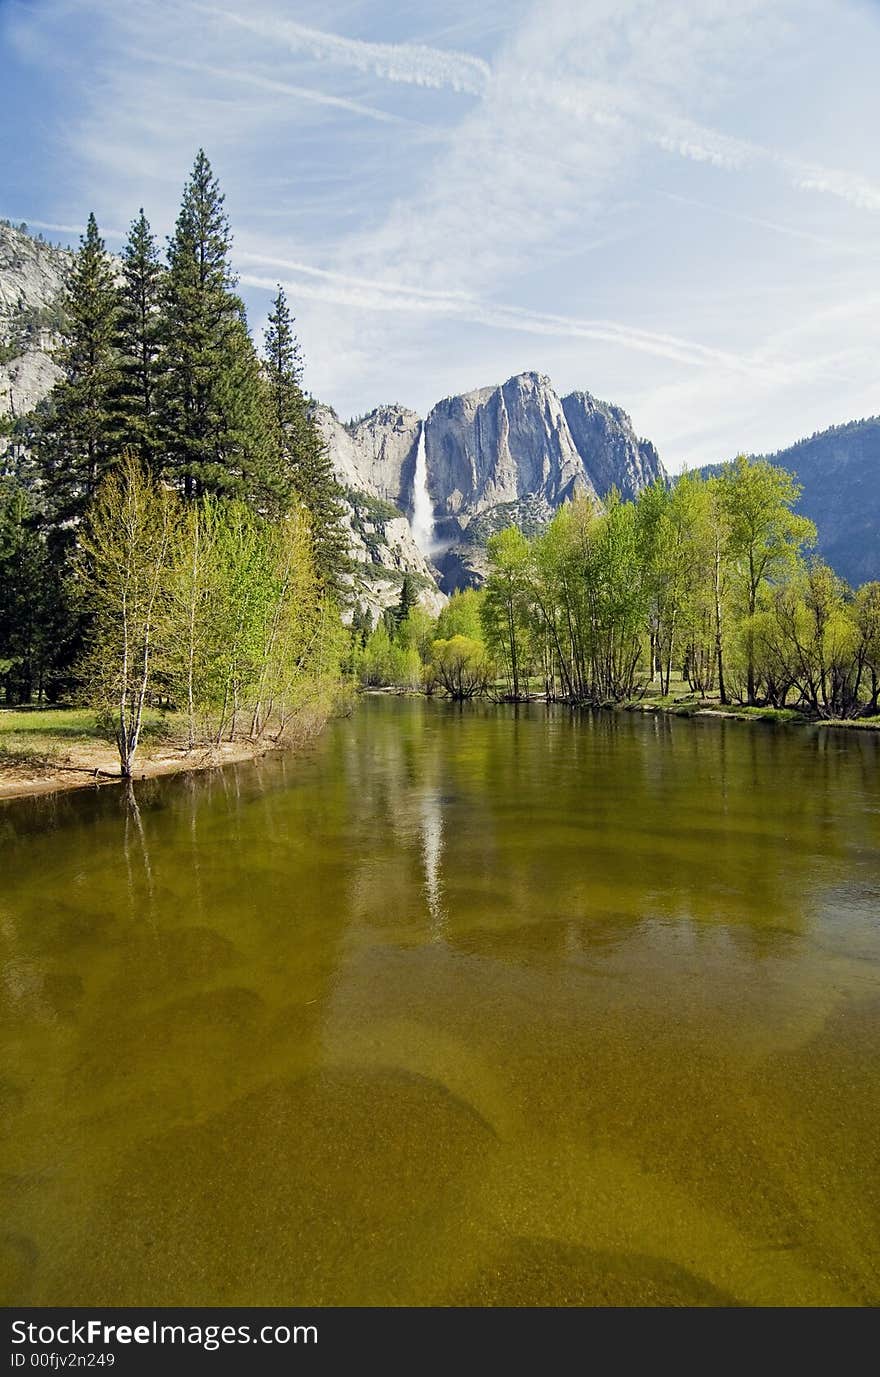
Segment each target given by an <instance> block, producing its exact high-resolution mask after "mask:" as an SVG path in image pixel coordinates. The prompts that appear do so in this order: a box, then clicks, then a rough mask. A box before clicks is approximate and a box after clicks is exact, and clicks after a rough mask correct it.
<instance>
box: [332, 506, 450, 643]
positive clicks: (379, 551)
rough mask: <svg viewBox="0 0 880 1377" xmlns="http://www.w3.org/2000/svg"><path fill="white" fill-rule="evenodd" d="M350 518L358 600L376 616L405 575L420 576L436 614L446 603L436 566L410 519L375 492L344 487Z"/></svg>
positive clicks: (423, 598)
mask: <svg viewBox="0 0 880 1377" xmlns="http://www.w3.org/2000/svg"><path fill="white" fill-rule="evenodd" d="M345 513H346V515H345V522H346V526H347V528H348V531H349V550H350V553H351V557H352V560H353V561H354V563H355V568H354V573H353V574H352V578H351V584H352V589H353V593H354V597H355V599H356V600H357V601H358V602H359V603H360V604H361V606H362V607H365V608H369V609H370V611H371V612H372V613H373V616H374V618H375V617H377V616H379V614H380V613H381V611H382V609H383V608H385V607H392V606H394V604H395V603H396V602H397V600H398V598H399V597H400V589H401V585H402V583H403V576H404V574H407V573H408V574H412V575H413V576H414V577H415V580H416V584H417V586H418V590H419V602H420V603H421V604H422V606H423V607H426V608H427V609H428V610H429V611H430V612H432V613H434V614H436V613H437V612H439V611H440V608H441V607H442V606H443V605H444V603H445V602H446V596H445V594H444V593H441V591H440V589H439V588H438V587H437V581H436V571H435V570H434V569H433V567H432V566H431V565H429V563H428V561H427V560H426V559H425V556H424V555H423V554H422V552H421V550H420V549H419V547H418V545H417V544H416V542H415V540H414V539H413V534H412V529H411V527H410V524H409V521H408V520H407V518H406V517H405V516H404V514H403V513H402V512H401V511H399V510H398V509H397V508H396V507H394V506H393V504H391V503H389V502H387V501H385V500H384V499H382V498H379V497H376V496H374V495H373V494H372V493H368V492H363V491H357V490H356V489H353V488H346V490H345Z"/></svg>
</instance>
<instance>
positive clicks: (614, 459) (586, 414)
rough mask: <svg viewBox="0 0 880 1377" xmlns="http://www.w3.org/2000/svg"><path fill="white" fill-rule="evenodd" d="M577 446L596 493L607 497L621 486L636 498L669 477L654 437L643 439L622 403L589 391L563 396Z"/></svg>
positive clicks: (623, 492)
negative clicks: (602, 397) (616, 404)
mask: <svg viewBox="0 0 880 1377" xmlns="http://www.w3.org/2000/svg"><path fill="white" fill-rule="evenodd" d="M562 410H563V413H564V415H565V419H566V421H567V422H568V429H569V432H570V434H571V438H572V441H573V442H574V445H575V448H576V449H577V452H578V454H579V455H580V457H581V460H582V462H583V465H584V468H585V469H586V472H587V474H588V475H589V478H590V481H591V482H592V484H593V487H594V488H595V490H596V492H597V493H598V494H599V496H600V497H601V498H605V497H607V495H608V493H609V492H610V491H611V489H612V488H617V491H618V492H619V493H620V495H621V497H622V498H624V499H626V500H628V501H632V499H633V498H635V497H637V496H638V495H639V493H640V492H641V490H642V488H646V487H648V486H649V484H651V483H653V482H655V481H656V480H657V479H658V478H664V479H665V477H666V473H665V471H664V468H663V465H662V464H661V463H660V456H659V454H658V453H657V451H656V449H655V448H654V446H653V445H652V444H651V442H650V440H640V439H639V438H638V437H637V435H636V433H635V431H634V430H633V426H632V421H631V420H630V418H629V416H628V415H627V414H626V412H625V411H624V410H623V409H622V408H621V407H619V406H612V405H611V404H610V403H609V402H600V401H597V400H596V398H595V397H591V396H590V393H589V392H569V394H568V396H567V397H563V398H562Z"/></svg>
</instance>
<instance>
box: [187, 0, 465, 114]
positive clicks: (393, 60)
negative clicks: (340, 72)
mask: <svg viewBox="0 0 880 1377" xmlns="http://www.w3.org/2000/svg"><path fill="white" fill-rule="evenodd" d="M194 8H195V9H197V10H200V11H202V12H203V13H205V14H210V15H211V16H213V17H216V18H221V19H223V20H225V21H226V22H227V23H229V24H234V25H238V26H239V27H240V28H242V29H247V30H248V31H249V32H250V33H254V34H258V35H259V36H260V37H261V38H265V39H267V40H269V41H271V42H273V43H283V44H284V45H285V46H286V47H287V48H288V50H289V51H291V52H295V53H306V54H308V55H309V56H311V57H313V58H316V59H317V60H318V61H320V62H330V63H334V64H337V65H339V66H342V67H353V68H354V69H355V70H356V71H359V72H367V73H372V74H373V75H375V76H378V77H382V78H384V79H385V80H386V81H398V82H405V83H407V84H410V85H414V86H432V87H435V88H441V87H444V86H448V87H451V89H452V90H453V91H461V92H465V93H468V94H470V95H480V94H481V93H482V92H483V91H484V90H485V89H486V87H487V85H488V83H489V81H490V80H491V75H492V73H491V70H490V68H489V64H488V63H487V62H484V61H483V59H482V58H479V57H473V56H472V55H471V54H470V53H459V52H452V51H448V50H446V49H444V48H432V47H428V46H427V45H425V44H423V43H373V42H368V41H366V40H364V39H359V38H344V37H342V36H341V35H340V34H334V33H324V32H323V31H322V30H320V29H311V28H307V27H306V25H305V24H297V23H295V22H294V21H293V20H290V19H286V18H282V17H280V16H278V15H274V14H263V15H261V14H258V13H251V12H248V13H246V14H238V13H235V12H234V11H232V10H218V9H215V8H213V7H209V6H206V5H205V6H202V5H196V6H194Z"/></svg>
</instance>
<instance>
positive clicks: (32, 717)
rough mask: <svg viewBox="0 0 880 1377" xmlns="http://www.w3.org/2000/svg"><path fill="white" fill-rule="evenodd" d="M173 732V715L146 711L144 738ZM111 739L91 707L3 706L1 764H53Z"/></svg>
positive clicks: (158, 738)
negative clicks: (31, 762)
mask: <svg viewBox="0 0 880 1377" xmlns="http://www.w3.org/2000/svg"><path fill="white" fill-rule="evenodd" d="M172 734H173V726H172V722H171V718H170V715H169V714H168V713H162V712H159V711H157V710H156V709H154V708H148V709H147V710H146V712H145V714H144V726H143V741H144V745H145V746H146V747H149V745H150V744H153V745H156V744H158V743H159V742H161V741H164V740H166V739H168V737H169V736H170V735H172ZM111 742H112V738H111V736H110V735H109V733H108V732H107V731H106V730H105V729H102V728H101V727H99V725H98V722H97V719H96V717H95V713H94V712H93V711H92V710H91V709H90V708H66V707H47V708H39V707H32V708H0V767H2V766H3V765H4V764H6V765H12V764H23V763H26V762H28V761H35V762H44V763H47V764H51V763H52V762H53V761H61V760H64V759H66V758H67V757H68V756H72V755H80V754H81V753H84V752H87V751H88V750H89V749H90V748H94V749H98V750H102V749H106V748H107V746H108V745H110V744H111Z"/></svg>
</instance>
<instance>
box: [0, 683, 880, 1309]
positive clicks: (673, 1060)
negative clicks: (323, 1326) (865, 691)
mask: <svg viewBox="0 0 880 1377" xmlns="http://www.w3.org/2000/svg"><path fill="white" fill-rule="evenodd" d="M878 766H880V736H878V735H876V734H873V733H865V734H860V733H857V732H846V733H844V732H841V731H834V730H818V729H811V728H804V727H800V728H780V727H775V726H766V725H763V724H750V723H741V722H734V721H729V722H725V721H720V720H690V721H688V720H677V719H674V718H668V717H656V718H651V717H645V716H642V715H639V714H626V713H621V714H615V713H602V712H599V713H581V714H578V713H571V712H570V711H569V710H567V709H559V710H555V709H552V708H549V709H548V708H546V707H544V706H538V705H535V706H532V707H528V708H520V709H519V710H517V709H514V708H509V707H495V706H491V705H480V704H474V705H470V706H466V707H464V708H463V709H456V708H454V707H451V706H449V705H447V704H443V703H437V702H430V701H425V700H421V699H397V698H388V697H370V698H367V699H365V700H364V702H363V703H362V705H361V706H360V707H359V708H358V710H357V711H356V712H355V713H354V714H353V715H352V716H351V717H350V718H347V719H344V720H340V721H336V722H333V723H331V724H330V725H329V727H328V728H327V730H326V731H325V733H324V734H323V735H322V736H321V737H320V738H319V739H317V740H316V741H314V742H313V743H311V744H310V745H309V746H307V747H306V748H305V749H304V750H303V751H302V752H301V753H300V754H298V755H296V756H292V755H276V756H272V757H267V758H265V759H263V760H261V761H257V762H254V763H250V764H247V765H242V766H235V767H228V768H226V769H225V770H221V771H215V772H212V773H201V774H192V775H189V776H178V777H175V778H168V779H164V780H163V779H160V780H151V781H143V782H142V783H139V784H137V785H136V786H135V793H134V801H133V802H132V801H131V800H129V799H128V798H127V797H126V795H125V794H124V792H122V791H121V790H120V789H118V788H104V789H101V790H99V791H95V792H85V791H83V792H79V793H66V794H58V795H54V796H48V797H42V798H35V799H25V800H19V801H16V802H13V803H7V804H5V805H3V806H2V807H0V874H2V889H0V937H2V949H3V982H2V991H0V1027H2V1040H3V1047H4V1055H3V1066H2V1081H0V1100H2V1110H3V1112H2V1148H0V1167H2V1172H3V1220H4V1223H3V1246H2V1263H0V1273H2V1299H3V1301H4V1302H5V1303H6V1304H16V1305H21V1304H32V1305H45V1304H67V1305H73V1304H76V1305H114V1304H115V1305H122V1304H142V1305H147V1304H171V1305H173V1304H194V1305H195V1304H205V1305H207V1304H215V1305H223V1304H239V1305H249V1304H267V1305H269V1304H284V1305H287V1304H304V1305H310V1304H355V1305H373V1304H418V1305H422V1304H455V1305H496V1304H500V1305H529V1304H532V1305H541V1304H553V1305H566V1304H624V1305H627V1304H666V1305H668V1304H703V1303H705V1304H734V1303H740V1304H743V1303H745V1304H807V1305H810V1304H866V1303H874V1304H877V1303H878V1302H880V1146H878V1144H880V1134H878V1124H880V917H878V910H880V863H878V862H880V769H878Z"/></svg>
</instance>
